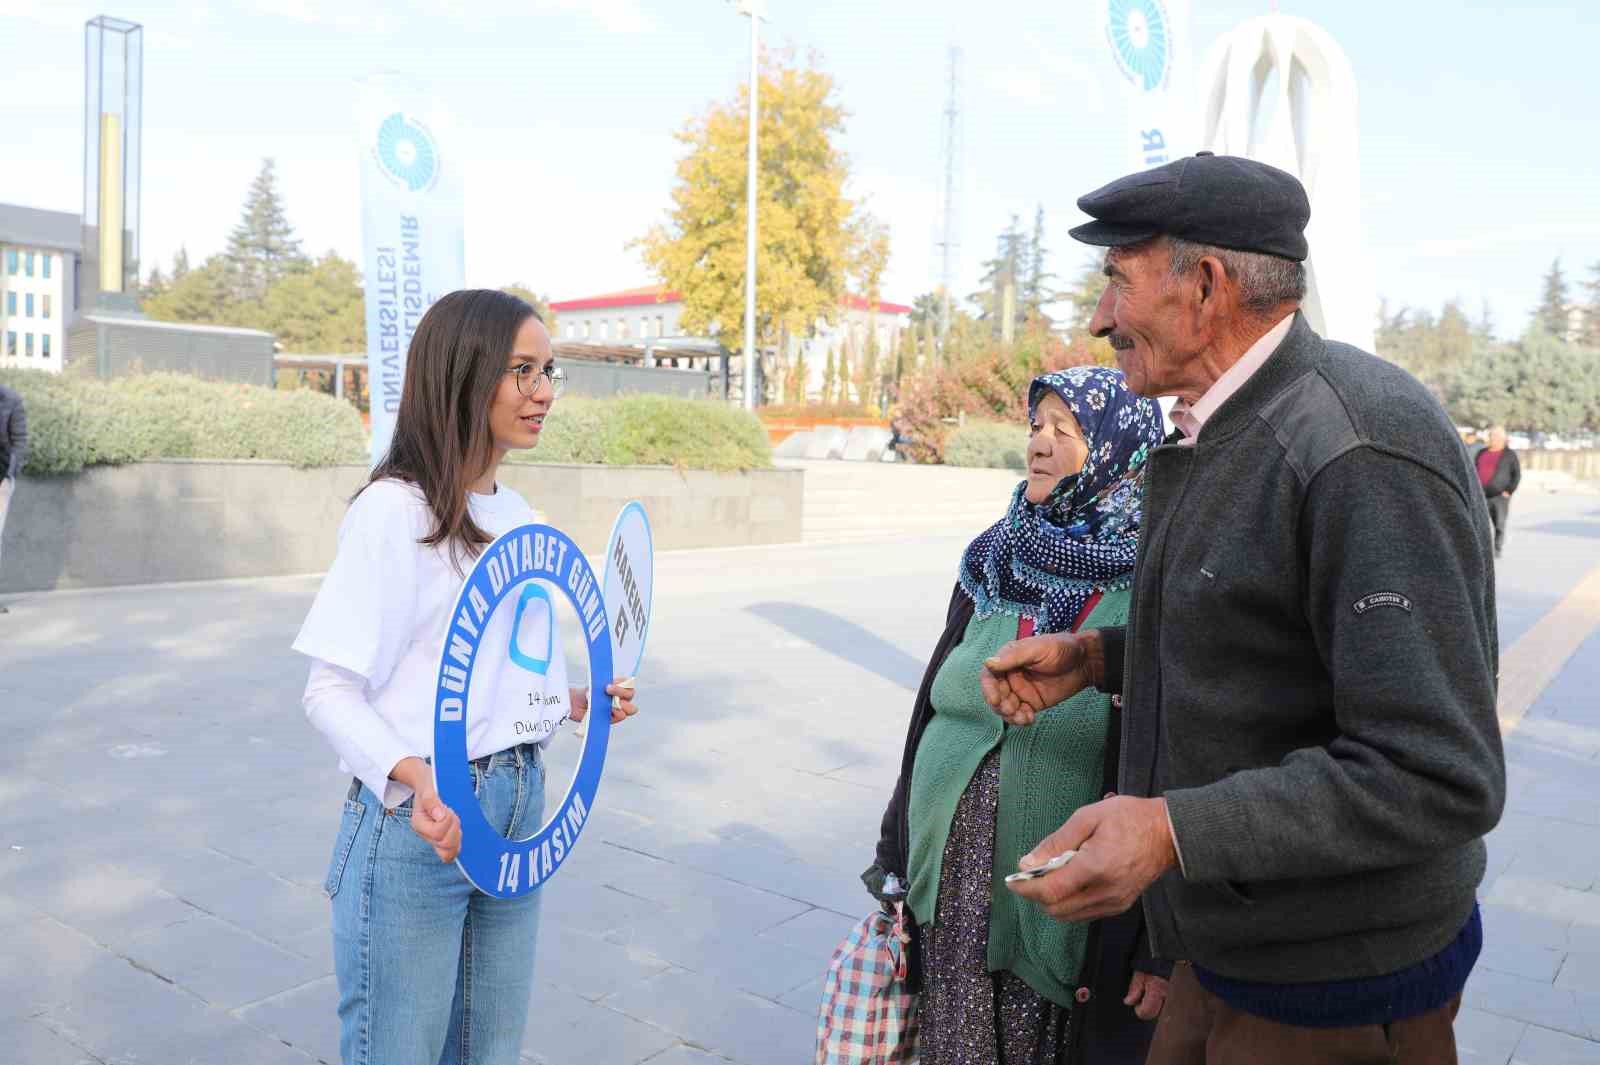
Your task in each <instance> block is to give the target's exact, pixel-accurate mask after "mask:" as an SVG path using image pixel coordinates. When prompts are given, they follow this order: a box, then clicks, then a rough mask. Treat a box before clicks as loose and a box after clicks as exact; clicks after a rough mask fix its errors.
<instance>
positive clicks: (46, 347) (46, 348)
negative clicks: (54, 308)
mask: <svg viewBox="0 0 1600 1065" xmlns="http://www.w3.org/2000/svg"><path fill="white" fill-rule="evenodd" d="M39 354H40V355H42V356H44V357H45V358H47V359H48V358H49V357H50V334H49V333H45V334H43V335H42V336H40V337H39Z"/></svg>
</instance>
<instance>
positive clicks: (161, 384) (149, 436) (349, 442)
mask: <svg viewBox="0 0 1600 1065" xmlns="http://www.w3.org/2000/svg"><path fill="white" fill-rule="evenodd" d="M0 384H6V385H10V386H11V387H12V388H14V389H16V390H17V391H18V392H20V393H21V394H22V399H23V402H24V403H25V404H26V405H27V412H28V435H29V443H28V462H27V466H26V467H25V470H24V472H26V473H28V474H31V475H33V476H51V475H59V474H67V473H77V472H78V471H79V470H81V469H83V468H84V467H85V466H101V465H116V464H120V463H124V462H140V461H143V460H145V459H270V460H274V461H278V462H288V463H291V464H293V465H295V466H301V467H306V466H330V465H333V464H335V463H341V462H361V461H363V459H364V458H365V457H366V453H367V443H366V434H365V432H364V430H363V429H362V427H361V416H360V415H359V414H358V413H356V409H355V408H354V407H352V406H350V405H349V404H348V403H344V402H342V401H340V400H337V399H334V398H333V397H332V396H328V395H324V394H322V393H319V392H311V391H301V392H275V391H273V390H271V389H268V388H259V387H257V386H254V385H242V384H232V383H227V382H221V381H202V380H200V379H199V378H195V377H185V376H182V375H179V374H148V375H139V376H136V377H127V378H121V379H118V380H114V381H101V380H98V379H95V378H85V377H77V376H71V375H68V376H62V375H57V374H50V373H45V372H43V371H41V370H0Z"/></svg>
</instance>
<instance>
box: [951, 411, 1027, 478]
mask: <svg viewBox="0 0 1600 1065" xmlns="http://www.w3.org/2000/svg"><path fill="white" fill-rule="evenodd" d="M944 461H945V464H946V465H948V466H982V467H984V468H986V469H994V470H1026V469H1027V468H1028V433H1027V430H1026V429H1024V428H1022V426H1021V425H1019V424H1016V423H1013V424H1009V425H1008V424H1005V423H1003V422H968V423H967V424H966V425H964V426H962V427H961V428H959V429H957V430H956V431H955V432H953V433H951V434H950V437H949V439H948V440H947V441H946V442H945V446H944Z"/></svg>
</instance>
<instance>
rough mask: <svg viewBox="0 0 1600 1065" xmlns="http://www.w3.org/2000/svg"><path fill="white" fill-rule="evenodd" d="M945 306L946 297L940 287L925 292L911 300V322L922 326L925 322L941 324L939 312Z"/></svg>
mask: <svg viewBox="0 0 1600 1065" xmlns="http://www.w3.org/2000/svg"><path fill="white" fill-rule="evenodd" d="M943 306H944V297H943V296H942V295H941V294H940V291H939V290H938V289H935V290H934V291H932V292H924V293H923V294H922V295H920V296H918V297H917V298H916V299H914V300H912V301H911V324H912V325H914V326H918V327H920V326H921V325H922V323H923V322H932V323H933V324H934V325H936V326H937V325H938V324H939V313H940V310H941V308H942V307H943Z"/></svg>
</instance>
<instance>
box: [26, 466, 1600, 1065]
mask: <svg viewBox="0 0 1600 1065" xmlns="http://www.w3.org/2000/svg"><path fill="white" fill-rule="evenodd" d="M1002 503H1003V501H997V508H996V509H997V512H998V510H999V509H1000V505H1001V504H1002ZM930 505H936V503H935V502H933V501H930ZM1512 522H1513V524H1512V533H1511V539H1510V542H1509V545H1508V548H1507V553H1506V558H1505V560H1504V562H1503V564H1502V568H1501V574H1500V598H1501V629H1502V636H1503V643H1502V647H1503V650H1504V651H1505V652H1506V653H1507V654H1508V655H1515V656H1518V658H1517V660H1518V661H1534V660H1535V658H1536V654H1535V653H1536V652H1537V651H1538V650H1539V649H1540V646H1542V645H1543V644H1545V643H1548V642H1549V641H1550V640H1557V641H1559V640H1560V639H1561V638H1570V639H1572V640H1573V642H1576V639H1577V636H1582V641H1581V643H1576V646H1577V652H1576V654H1575V655H1573V656H1572V657H1571V658H1570V660H1567V661H1565V664H1564V667H1563V666H1562V663H1561V662H1560V661H1557V662H1556V663H1555V664H1554V665H1553V666H1551V667H1549V668H1548V669H1546V670H1545V673H1544V674H1540V680H1539V685H1538V686H1537V688H1536V690H1537V697H1536V698H1530V700H1529V702H1530V708H1529V709H1528V710H1527V713H1526V715H1525V716H1523V717H1522V718H1521V719H1520V721H1517V722H1516V723H1515V727H1514V728H1513V729H1512V731H1511V732H1510V734H1509V735H1508V738H1507V746H1508V751H1509V753H1510V758H1511V769H1510V796H1511V798H1510V805H1509V809H1508V812H1507V815H1506V818H1505V821H1504V822H1503V824H1502V825H1501V827H1500V828H1499V829H1498V830H1497V831H1496V832H1495V834H1494V836H1493V837H1492V839H1491V845H1490V852H1491V867H1490V870H1489V877H1488V879H1487V880H1486V882H1485V883H1484V885H1483V889H1482V893H1481V897H1482V899H1483V903H1484V912H1485V915H1486V925H1487V934H1488V944H1487V946H1486V948H1485V953H1484V956H1483V959H1482V962H1481V963H1480V965H1479V968H1478V971H1477V972H1476V974H1475V976H1474V978H1473V981H1472V984H1471V985H1470V987H1469V990H1468V996H1467V999H1468V1005H1469V1008H1467V1009H1465V1010H1464V1011H1463V1013H1462V1016H1461V1019H1460V1022H1459V1025H1458V1033H1459V1038H1460V1044H1461V1047H1462V1050H1463V1058H1464V1060H1465V1061H1467V1062H1471V1063H1474V1065H1506V1063H1507V1062H1508V1061H1510V1060H1515V1061H1518V1062H1522V1063H1525V1065H1558V1063H1569V1062H1570V1063H1580V1062H1594V1063H1600V697H1597V696H1596V691H1597V690H1600V631H1594V630H1593V628H1592V621H1585V622H1583V624H1586V625H1591V628H1589V629H1585V630H1584V632H1586V633H1587V635H1583V633H1578V634H1576V635H1575V634H1574V633H1573V632H1571V631H1570V630H1571V626H1570V625H1567V624H1566V623H1565V622H1564V621H1561V619H1564V618H1567V617H1580V618H1589V619H1592V618H1594V617H1595V614H1594V613H1593V612H1592V611H1591V612H1588V613H1585V612H1584V611H1582V610H1579V611H1576V612H1573V611H1571V604H1572V603H1573V601H1574V589H1575V588H1580V587H1581V585H1582V581H1583V578H1584V577H1585V575H1586V574H1588V573H1590V572H1591V571H1595V570H1596V567H1600V494H1573V493H1565V494H1561V495H1537V494H1535V493H1533V492H1525V493H1524V494H1523V496H1522V497H1521V498H1519V500H1518V504H1517V507H1516V510H1515V511H1514V513H1513V516H1512ZM964 540H965V537H964V536H954V535H952V536H947V537H941V538H929V539H919V540H913V541H910V542H898V543H890V542H879V543H855V544H848V545H837V546H828V545H821V544H806V545H792V546H784V547H773V548H760V549H735V550H726V551H705V552H682V553H676V554H670V555H665V556H662V557H661V558H660V559H659V560H658V573H657V593H656V606H655V621H654V624H653V626H652V629H651V645H650V649H649V657H648V660H647V662H646V666H645V669H644V670H643V671H642V678H641V703H642V705H643V706H644V711H643V713H642V714H641V715H640V717H638V718H637V719H635V720H634V721H631V722H629V723H628V724H627V725H626V726H625V727H622V728H620V729H618V731H617V733H616V734H615V735H614V737H613V746H612V748H611V754H610V758H609V761H608V765H607V772H606V777H605V781H604V783H603V785H602V787H601V791H600V795H599V799H598V801H597V804H596V807H595V810H594V813H593V818H592V820H591V822H590V824H589V826H588V827H587V829H586V830H585V833H584V836H583V840H582V842H581V844H580V845H579V847H578V848H577V850H576V852H575V853H574V856H573V857H572V859H571V860H570V861H569V862H568V863H567V864H566V866H565V867H564V868H563V870H562V872H561V873H560V874H559V876H558V877H557V878H556V879H555V880H554V881H552V882H551V884H550V885H549V886H548V887H546V888H545V889H544V891H545V898H544V903H543V905H544V910H543V926H542V934H541V937H540V947H539V954H538V961H537V988H536V991H535V994H534V997H533V1003H532V1016H531V1021H530V1024H529V1028H528V1035H527V1039H526V1041H525V1043H524V1055H525V1060H526V1061H527V1062H530V1063H545V1065H635V1063H642V1062H650V1063H651V1065H689V1063H708V1062H724V1061H733V1062H737V1063H740V1065H803V1063H806V1062H809V1061H810V1055H811V1043H812V1037H813V1033H814V1031H815V1011H816V1004H817V994H818V989H819V986H820V979H821V973H822V970H823V968H824V967H825V965H826V963H827V959H828V956H829V953H830V952H831V950H832V948H833V947H834V945H835V944H836V943H837V941H838V939H839V938H840V936H841V935H842V934H843V933H844V932H845V931H846V929H847V928H848V927H849V926H850V925H851V923H852V922H853V921H854V920H856V919H858V918H859V917H860V916H861V914H862V913H863V912H865V910H866V908H867V907H868V905H869V904H870V900H869V899H868V897H867V895H866V894H865V892H864V891H863V889H862V888H861V886H860V884H859V882H858V880H857V875H858V874H859V873H860V871H861V869H862V868H863V867H864V866H865V865H867V864H868V862H869V860H870V858H871V854H872V846H873V843H874V841H875V839H876V834H877V827H878V818H879V815H880V814H881V812H882V809H883V804H884V800H885V798H886V796H887V794H888V791H889V788H890V786H891V784H892V782H893V774H894V772H895V769H896V767H897V764H898V759H899V754H900V747H901V743H902V740H903V735H904V727H905V722H906V717H907V713H908V711H909V707H910V702H911V697H912V693H913V689H914V687H915V685H916V682H917V679H918V677H919V676H920V674H921V671H922V668H923V662H924V657H925V655H926V654H927V653H928V651H929V649H930V648H931V647H932V646H933V643H934V641H935V639H936V638H937V636H938V633H939V630H940V628H941V621H942V618H943V611H944V607H945V603H946V600H947V597H948V593H949V588H950V582H951V580H952V577H953V573H954V567H955V561H956V558H957V556H958V553H959V551H960V549H961V547H962V546H963V544H964ZM316 586H317V582H316V581H315V580H312V579H280V580H263V581H250V582H233V583H219V584H205V585H190V586H176V587H174V586H169V587H162V588H138V589H124V590H105V591H97V592H87V593H64V594H54V595H33V596H27V597H13V598H12V599H11V600H9V603H8V605H9V606H10V608H11V612H10V613H9V614H7V615H0V707H3V708H4V713H0V1065H75V1063H84V1062H106V1063H119V1065H123V1063H126V1065H135V1063H138V1065H183V1063H194V1065H202V1063H203V1065H307V1063H309V1062H313V1061H323V1062H337V1060H338V1051H337V1029H336V1022H335V1016H334V1000H335V991H334V981H333V977H332V975H331V973H332V969H333V964H332V959H331V956H330V944H329V932H328V904H327V901H326V900H325V898H324V897H323V895H322V893H321V885H322V881H323V877H324V875H325V873H326V867H327V863H328V856H329V851H330V848H331V845H332V841H333V836H334V831H335V828H336V823H337V819H338V813H339V808H340V804H341V801H342V799H343V797H344V792H345V789H346V787H347V785H348V779H347V778H344V777H341V775H340V774H339V772H338V769H337V763H336V759H334V758H333V757H332V756H331V755H330V754H329V752H328V749H327V747H326V745H325V743H324V742H323V740H322V739H321V737H319V736H318V735H316V734H315V733H314V732H313V731H312V730H311V728H310V727H309V726H308V725H307V724H306V721H305V717H304V715H303V713H302V712H301V709H300V699H299V696H300V689H301V687H302V685H303V683H304V680H305V663H304V662H303V661H301V660H299V659H298V658H297V657H296V656H295V655H294V654H293V653H292V652H290V651H289V649H288V648H289V643H290V640H291V639H292V637H293V635H294V632H295V630H296V628H297V626H298V625H299V622H300V620H301V618H302V617H303V615H304V613H305V610H306V607H307V605H308V603H309V602H310V599H311V596H312V595H313V593H314V592H315V589H316ZM1591 587H1593V584H1592V582H1591ZM1564 600H1565V605H1564V606H1563V601H1564ZM1560 610H1567V611H1568V613H1565V614H1563V613H1557V614H1552V611H1560ZM1552 617H1554V618H1556V619H1557V621H1560V622H1561V624H1552V623H1546V624H1545V625H1543V626H1541V624H1540V623H1541V620H1543V619H1549V618H1552ZM1563 628H1565V630H1567V631H1565V633H1563V632H1560V631H1556V630H1560V629H1563ZM1524 637H1527V639H1523V638H1524ZM1536 645H1540V646H1536ZM1561 657H1564V655H1563V656H1561ZM1558 670H1559V671H1558ZM1534 672H1535V673H1537V672H1538V671H1537V670H1535V671H1534ZM1552 678H1553V679H1552ZM1545 681H1548V683H1545ZM556 743H557V748H556V750H555V753H554V756H553V758H552V763H553V767H552V770H551V773H550V776H551V778H552V780H553V781H555V780H559V781H561V782H562V783H563V784H564V781H565V780H566V774H567V771H568V770H567V767H570V765H571V764H572V759H573V756H574V754H575V753H576V750H577V744H576V742H575V741H573V740H571V739H570V738H568V737H565V736H563V737H558V738H557V741H556ZM562 745H565V746H562Z"/></svg>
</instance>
